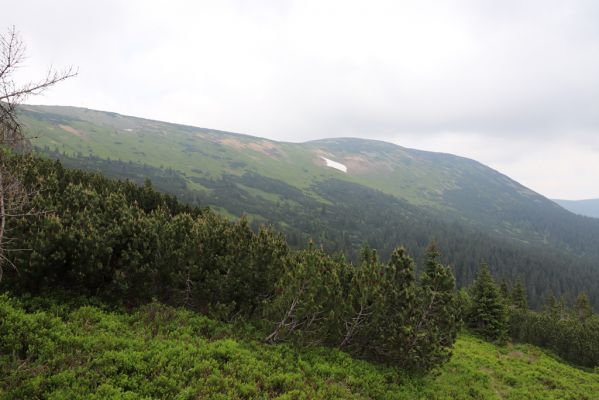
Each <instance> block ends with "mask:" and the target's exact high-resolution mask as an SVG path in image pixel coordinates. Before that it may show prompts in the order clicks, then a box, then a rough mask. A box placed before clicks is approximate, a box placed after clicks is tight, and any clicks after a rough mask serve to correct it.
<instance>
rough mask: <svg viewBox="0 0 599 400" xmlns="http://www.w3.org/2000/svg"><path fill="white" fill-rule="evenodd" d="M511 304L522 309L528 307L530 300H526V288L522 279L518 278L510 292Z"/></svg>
mask: <svg viewBox="0 0 599 400" xmlns="http://www.w3.org/2000/svg"><path fill="white" fill-rule="evenodd" d="M510 300H511V305H512V306H514V307H516V308H519V309H521V310H526V309H527V308H528V302H527V301H526V289H525V288H524V283H523V282H522V279H518V280H517V281H516V284H515V285H514V287H513V288H512V293H511V294H510Z"/></svg>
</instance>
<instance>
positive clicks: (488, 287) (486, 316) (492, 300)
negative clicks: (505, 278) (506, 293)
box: [466, 264, 507, 342]
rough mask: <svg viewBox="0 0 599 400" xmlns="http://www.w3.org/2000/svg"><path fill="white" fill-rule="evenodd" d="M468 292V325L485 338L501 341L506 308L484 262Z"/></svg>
mask: <svg viewBox="0 0 599 400" xmlns="http://www.w3.org/2000/svg"><path fill="white" fill-rule="evenodd" d="M470 292H471V298H472V302H471V305H470V309H469V310H468V313H467V317H466V320H467V324H468V326H469V327H470V328H471V329H472V330H473V331H474V332H476V333H479V334H481V335H483V336H484V337H485V338H487V339H490V340H495V341H499V342H501V341H503V340H504V339H505V334H506V330H507V310H506V306H505V303H504V300H503V299H502V296H501V293H500V291H499V289H498V288H497V285H496V284H495V281H494V280H493V277H492V276H491V273H490V272H489V267H488V266H487V265H486V264H482V265H481V266H480V270H479V273H478V276H477V277H476V280H475V281H474V283H473V284H472V287H471V289H470Z"/></svg>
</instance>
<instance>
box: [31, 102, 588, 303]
mask: <svg viewBox="0 0 599 400" xmlns="http://www.w3.org/2000/svg"><path fill="white" fill-rule="evenodd" d="M21 119H22V121H24V123H25V124H26V126H27V127H28V130H29V132H30V133H31V134H32V135H33V136H36V137H37V139H36V141H35V142H34V145H36V146H38V149H39V150H40V151H42V152H45V153H47V154H51V156H52V157H56V158H60V159H62V160H64V161H65V162H66V163H67V165H69V166H74V167H77V168H85V169H97V170H100V171H102V172H103V173H105V174H107V175H109V176H114V177H121V178H123V177H128V178H131V179H137V180H138V181H141V182H143V180H144V179H145V178H146V177H150V179H152V182H153V183H154V184H155V185H156V187H157V188H158V189H159V190H161V191H164V192H168V193H172V194H176V195H177V196H178V197H179V198H180V199H182V200H184V201H186V202H190V203H191V204H199V205H201V206H207V205H210V206H213V207H215V209H216V210H217V211H218V212H219V213H222V214H224V215H227V216H229V217H233V218H238V217H240V216H241V215H243V214H246V215H248V216H249V218H250V219H251V220H252V221H254V220H255V221H259V222H268V223H272V224H274V225H276V229H277V230H278V231H281V232H284V233H285V235H286V238H287V240H288V242H289V243H290V245H291V246H292V247H295V248H303V247H305V245H306V244H307V242H308V241H309V240H310V239H313V240H315V241H316V242H317V243H318V244H322V245H323V246H324V248H325V249H326V250H327V251H328V252H335V251H342V252H344V253H345V254H346V255H347V256H348V257H349V259H350V260H352V261H358V259H359V254H360V253H359V248H360V246H361V244H362V243H364V242H368V243H369V244H370V246H371V247H373V248H375V249H377V250H378V251H379V254H380V255H381V257H382V259H385V260H386V259H388V257H389V256H390V254H391V253H392V252H393V250H394V249H395V246H396V245H397V243H402V244H403V245H405V246H406V248H407V249H408V251H409V252H410V253H411V254H413V255H415V256H416V259H417V262H418V264H420V265H422V264H423V262H424V256H423V255H424V252H425V248H426V246H427V245H428V243H429V241H430V239H431V238H432V237H436V240H437V242H438V246H439V248H440V250H441V252H442V253H443V255H444V259H443V262H444V263H447V264H450V265H453V266H454V267H455V268H456V270H455V275H456V280H457V284H458V285H459V286H464V285H467V284H469V283H470V282H472V280H473V279H474V276H475V275H476V271H477V268H478V265H479V264H480V263H481V262H483V261H486V262H488V263H489V266H490V268H491V271H492V273H493V274H494V275H496V276H500V277H502V278H505V279H507V280H510V281H513V280H516V279H517V278H523V280H524V282H525V285H526V288H527V291H528V293H529V297H530V304H531V306H533V307H535V308H536V309H540V308H541V307H542V304H543V302H544V300H545V299H546V298H547V296H549V294H550V293H551V292H554V293H555V294H556V295H558V296H562V295H564V296H566V297H567V298H568V299H569V300H573V299H574V298H575V296H576V294H577V293H578V292H579V291H582V290H584V291H586V292H588V293H589V294H591V295H592V296H591V299H592V301H593V302H594V306H595V307H596V308H598V307H599V300H597V299H599V296H597V295H596V294H597V293H599V268H598V265H599V247H598V246H597V243H598V241H599V221H597V220H595V219H592V218H584V217H580V216H576V215H573V214H571V213H569V212H567V211H565V210H564V209H562V208H560V207H558V206H557V205H556V204H555V203H553V202H551V201H550V200H548V199H546V198H544V197H542V196H540V195H539V194H537V193H534V192H533V191H531V190H529V189H527V188H525V187H523V186H522V185H520V184H518V183H517V182H514V181H513V180H511V179H509V178H508V177H506V176H504V175H502V174H500V173H498V172H497V171H494V170H492V169H490V168H488V167H485V166H484V165H482V164H480V163H477V162H476V161H473V160H468V159H465V158H461V157H456V156H452V155H449V154H440V153H431V152H423V151H417V150H412V149H406V148H402V147H400V146H396V145H393V144H390V143H384V142H379V141H372V140H360V139H348V138H342V139H325V140H318V141H314V142H307V143H281V142H274V141H269V140H266V139H261V138H256V137H251V136H246V135H239V134H234V133H229V132H222V131H214V130H210V129H204V128H197V127H191V126H182V125H176V124H168V123H165V122H159V121H150V120H144V119H140V118H133V117H127V116H122V115H119V114H116V113H106V112H101V111H95V110H89V109H81V108H75V107H42V106H25V107H23V109H22V113H21ZM323 155H324V156H326V157H329V158H332V159H334V160H337V161H339V162H342V163H346V164H347V166H348V168H349V172H348V173H347V174H344V173H341V172H339V171H337V170H334V169H332V168H327V167H326V166H325V165H324V162H323V160H322V159H321V156H323ZM121 160H122V161H121ZM398 227H399V228H398Z"/></svg>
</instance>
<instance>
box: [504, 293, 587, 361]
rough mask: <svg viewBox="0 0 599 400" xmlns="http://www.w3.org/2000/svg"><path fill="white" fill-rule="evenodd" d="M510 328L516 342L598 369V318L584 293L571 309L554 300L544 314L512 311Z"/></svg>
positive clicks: (549, 303) (547, 306)
mask: <svg viewBox="0 0 599 400" xmlns="http://www.w3.org/2000/svg"><path fill="white" fill-rule="evenodd" d="M509 325H510V336H511V337H512V339H514V340H516V341H519V342H527V343H532V344H535V345H538V346H542V347H545V348H548V349H551V350H552V351H554V352H555V353H557V354H558V355H559V356H560V357H562V358H563V359H565V360H567V361H570V362H572V363H575V364H578V365H582V366H585V367H597V366H599V315H597V314H594V313H593V312H592V310H591V309H590V306H589V303H588V298H587V297H586V294H584V293H581V295H579V297H578V299H577V301H576V304H575V306H574V307H573V308H572V309H570V308H568V307H567V306H566V305H565V302H564V301H563V300H562V301H559V302H558V301H557V300H556V299H555V297H550V298H549V300H548V303H547V305H546V307H545V309H544V310H543V311H542V312H535V311H531V310H526V309H522V308H512V309H511V311H510V324H509Z"/></svg>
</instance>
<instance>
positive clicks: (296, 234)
mask: <svg viewBox="0 0 599 400" xmlns="http://www.w3.org/2000/svg"><path fill="white" fill-rule="evenodd" d="M49 155H50V156H51V157H53V158H60V159H62V160H63V162H64V163H65V164H66V165H67V166H70V167H74V168H81V169H87V170H95V171H101V172H102V173H105V174H107V175H109V176H115V177H118V178H121V179H130V180H131V181H133V182H137V183H139V184H143V183H144V181H145V179H146V177H147V176H149V177H151V178H152V183H153V184H154V185H155V187H156V188H157V189H159V190H161V191H163V192H166V193H171V194H175V195H176V196H177V197H178V198H179V199H181V200H182V201H183V202H186V203H189V204H199V205H207V204H216V205H218V206H219V207H222V209H225V210H227V212H228V213H231V214H232V215H234V216H241V215H244V214H249V216H250V217H252V218H253V220H252V222H251V223H250V225H251V226H252V227H253V228H254V230H257V227H258V225H259V223H260V222H272V223H273V226H274V227H275V228H276V230H277V231H279V232H284V233H285V237H286V239H287V242H288V243H289V244H290V246H291V247H292V248H303V247H305V246H306V245H307V243H308V242H309V241H310V240H311V239H312V240H314V241H316V242H317V243H318V244H319V245H322V246H323V248H324V249H325V251H327V252H328V253H336V252H343V253H344V254H346V255H347V257H348V258H349V259H350V260H352V261H358V260H359V258H360V251H359V249H360V248H361V245H362V244H363V243H368V244H369V245H370V246H371V247H372V248H374V249H376V250H377V251H378V252H379V254H380V256H381V258H382V259H383V260H387V259H388V258H389V257H390V255H391V253H392V252H393V250H394V249H395V246H397V244H398V243H401V244H402V245H403V246H405V247H406V249H408V251H409V252H410V253H411V254H413V255H414V256H415V258H416V261H417V264H419V265H423V264H424V262H425V253H426V247H427V246H428V244H429V243H430V241H431V239H434V240H435V241H436V243H437V246H438V248H439V250H440V252H441V253H442V255H443V259H442V261H443V263H445V264H449V265H451V266H452V267H453V268H454V274H455V277H456V282H457V285H458V286H460V287H461V286H465V285H468V284H470V283H471V282H472V281H473V280H474V278H475V276H476V273H477V271H478V267H479V265H480V263H481V262H487V263H488V264H489V266H490V268H491V269H492V272H493V274H494V275H495V276H498V277H500V278H503V279H506V280H509V281H515V280H517V279H523V281H524V282H525V285H526V290H527V292H528V295H529V301H530V305H531V306H532V307H534V308H536V309H540V308H541V307H542V305H543V303H544V301H545V299H546V298H547V297H548V296H549V295H550V294H551V293H555V294H557V295H558V296H562V295H563V296H565V297H566V298H568V299H570V300H573V299H574V298H575V297H576V295H577V293H578V292H580V291H583V290H584V291H587V292H588V293H599V268H597V267H596V264H595V263H593V262H590V261H584V260H581V259H578V260H575V257H574V256H572V255H571V254H570V253H564V252H562V251H559V250H557V249H550V248H547V247H543V246H539V245H534V244H532V243H521V244H518V243H515V242H513V241H509V240H506V239H501V238H498V237H494V236H492V235H490V234H488V233H484V232H481V231H479V230H477V229H475V228H472V227H468V225H466V224H464V223H460V222H459V221H453V220H450V219H448V218H446V217H444V216H443V215H442V214H441V213H432V212H431V211H427V210H425V209H423V208H422V207H417V206H414V205H411V204H409V203H407V202H406V201H403V200H400V199H398V198H396V197H394V196H391V195H387V194H384V193H382V192H380V191H377V190H373V189H370V188H367V187H365V186H362V185H358V184H355V183H350V182H345V181H342V180H338V179H330V180H328V181H326V182H324V183H321V184H316V185H315V186H314V187H313V190H314V191H315V192H316V193H318V195H319V196H320V199H321V200H324V201H326V203H322V202H320V201H318V200H317V199H315V198H313V197H312V196H309V195H307V194H306V193H304V192H303V191H301V190H299V189H297V188H296V187H294V186H291V185H290V184H288V183H285V182H282V181H279V180H275V179H271V178H267V177H265V176H262V175H258V174H256V173H248V174H244V175H241V176H234V175H227V176H225V177H224V178H222V179H198V178H193V179H195V180H196V181H198V182H200V183H201V184H202V185H204V186H205V187H207V188H209V189H210V192H206V191H198V190H193V189H190V188H189V186H188V185H187V183H186V182H187V179H188V177H186V176H184V175H182V174H181V173H180V172H178V171H175V170H172V169H160V168H155V167H152V166H150V165H140V164H136V163H129V162H122V161H116V160H106V159H100V158H97V157H93V156H88V157H83V156H82V157H80V158H73V157H68V156H66V155H64V154H58V153H52V152H50V153H49ZM252 190H253V191H256V193H257V195H255V196H253V195H252V194H251V193H250V191H252ZM268 193H277V195H278V196H279V197H277V199H276V200H275V201H274V202H273V201H272V199H269V198H267V197H268V196H267V194H268ZM256 216H258V217H256ZM591 300H592V301H593V304H594V306H595V307H599V296H593V298H592V299H591Z"/></svg>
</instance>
